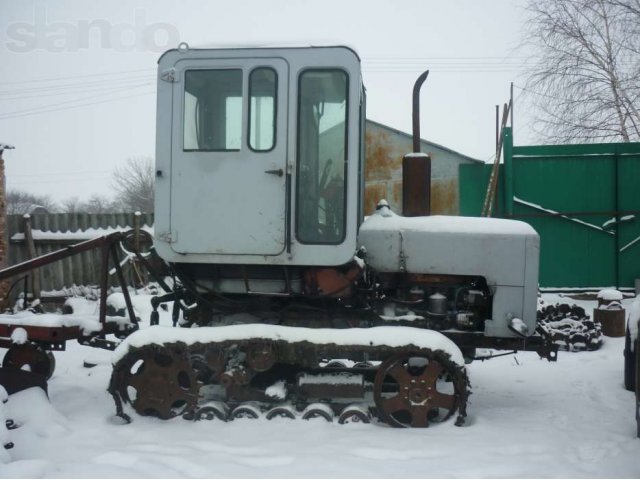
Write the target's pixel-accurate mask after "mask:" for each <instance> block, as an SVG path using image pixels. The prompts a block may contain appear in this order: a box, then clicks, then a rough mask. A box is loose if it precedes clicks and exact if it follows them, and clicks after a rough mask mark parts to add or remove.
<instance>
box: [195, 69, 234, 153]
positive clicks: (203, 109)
mask: <svg viewBox="0 0 640 480" xmlns="http://www.w3.org/2000/svg"><path fill="white" fill-rule="evenodd" d="M183 125H184V131H183V149H184V150H185V151H237V150H240V146H241V139H242V70H240V69H229V70H187V71H186V72H185V91H184V121H183Z"/></svg>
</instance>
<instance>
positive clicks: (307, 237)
mask: <svg viewBox="0 0 640 480" xmlns="http://www.w3.org/2000/svg"><path fill="white" fill-rule="evenodd" d="M347 92H348V77H347V74H346V72H344V71H343V70H338V69H312V70H306V71H304V72H302V74H301V75H300V77H299V83H298V138H297V172H296V173H297V176H296V178H297V184H296V222H295V226H296V237H297V238H298V240H299V241H300V242H302V243H313V244H339V243H341V242H342V241H343V240H344V238H345V199H346V183H345V178H346V173H347V154H346V152H347V148H346V145H347V118H348V117H347V114H348V112H347V104H348V103H347V102H348V98H347Z"/></svg>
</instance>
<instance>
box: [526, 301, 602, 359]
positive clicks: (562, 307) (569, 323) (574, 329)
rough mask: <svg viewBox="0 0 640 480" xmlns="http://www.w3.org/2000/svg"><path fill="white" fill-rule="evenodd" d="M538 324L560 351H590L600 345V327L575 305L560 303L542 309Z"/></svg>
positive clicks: (582, 309) (539, 313)
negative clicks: (548, 334)
mask: <svg viewBox="0 0 640 480" xmlns="http://www.w3.org/2000/svg"><path fill="white" fill-rule="evenodd" d="M538 323H539V324H540V325H541V326H542V327H543V328H544V329H545V330H547V331H548V332H549V333H550V335H551V339H552V340H553V343H554V344H556V345H558V348H559V349H561V350H566V351H569V352H580V351H592V350H597V349H599V348H600V346H601V345H602V325H600V322H597V321H595V320H592V319H591V317H590V316H589V315H587V314H586V313H585V311H584V308H582V307H579V306H577V305H569V304H567V303H562V304H556V305H547V306H545V307H542V308H541V309H540V310H538Z"/></svg>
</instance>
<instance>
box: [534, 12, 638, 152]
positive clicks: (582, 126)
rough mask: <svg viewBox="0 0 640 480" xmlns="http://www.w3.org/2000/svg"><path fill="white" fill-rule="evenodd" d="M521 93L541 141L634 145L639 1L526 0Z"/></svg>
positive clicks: (635, 137)
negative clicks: (525, 69) (528, 62)
mask: <svg viewBox="0 0 640 480" xmlns="http://www.w3.org/2000/svg"><path fill="white" fill-rule="evenodd" d="M527 10H528V12H529V13H530V18H529V21H528V22H527V27H526V28H527V33H526V42H525V43H526V44H528V45H529V46H531V47H533V49H534V52H535V54H537V57H536V58H537V60H536V61H535V62H534V64H532V66H531V68H530V71H529V75H528V80H527V85H526V89H525V90H526V91H527V92H528V93H529V100H530V101H531V102H532V103H533V104H534V106H535V107H536V118H535V125H534V128H535V129H536V130H537V132H538V133H539V134H541V136H542V137H543V138H545V139H546V140H550V141H557V142H569V143H570V142H585V141H589V142H597V141H600V142H602V141H623V142H629V141H633V140H637V139H640V112H639V111H638V108H639V102H640V29H639V25H640V1H639V0H529V3H528V7H527Z"/></svg>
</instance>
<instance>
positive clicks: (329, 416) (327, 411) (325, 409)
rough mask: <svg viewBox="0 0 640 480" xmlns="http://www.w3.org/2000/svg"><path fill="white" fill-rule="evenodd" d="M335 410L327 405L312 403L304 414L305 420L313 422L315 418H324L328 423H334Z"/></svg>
mask: <svg viewBox="0 0 640 480" xmlns="http://www.w3.org/2000/svg"><path fill="white" fill-rule="evenodd" d="M333 417H334V414H333V410H332V409H331V407H330V406H329V405H327V404H326V403H312V404H310V405H308V406H307V408H305V409H304V411H303V412H302V419H303V420H311V419H313V418H323V419H324V420H326V421H327V422H332V421H333Z"/></svg>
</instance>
